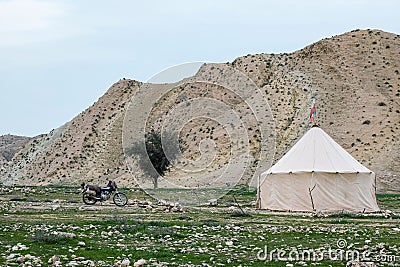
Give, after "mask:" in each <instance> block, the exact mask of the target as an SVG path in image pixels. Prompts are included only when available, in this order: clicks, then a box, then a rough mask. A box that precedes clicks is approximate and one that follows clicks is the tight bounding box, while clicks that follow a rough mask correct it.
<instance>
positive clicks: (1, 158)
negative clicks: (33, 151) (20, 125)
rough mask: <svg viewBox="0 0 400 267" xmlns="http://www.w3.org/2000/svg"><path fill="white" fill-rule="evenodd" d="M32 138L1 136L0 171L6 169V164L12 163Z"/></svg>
mask: <svg viewBox="0 0 400 267" xmlns="http://www.w3.org/2000/svg"><path fill="white" fill-rule="evenodd" d="M29 140H31V138H29V137H25V136H16V135H10V134H7V135H2V136H0V169H2V168H5V166H4V165H5V164H7V163H8V162H10V161H11V160H12V158H13V157H14V155H15V154H16V153H17V152H18V151H20V150H21V149H22V148H23V147H24V146H25V145H26V143H28V142H29Z"/></svg>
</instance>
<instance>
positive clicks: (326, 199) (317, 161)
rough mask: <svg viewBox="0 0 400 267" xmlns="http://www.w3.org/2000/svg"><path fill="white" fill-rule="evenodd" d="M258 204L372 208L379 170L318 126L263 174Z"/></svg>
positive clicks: (319, 208)
mask: <svg viewBox="0 0 400 267" xmlns="http://www.w3.org/2000/svg"><path fill="white" fill-rule="evenodd" d="M258 207H259V208H261V209H270V210H285V211H313V210H316V211H342V210H345V211H351V212H374V211H378V210H379V207H378V205H377V203H376V197H375V173H373V172H372V171H370V170H369V169H368V168H366V167H365V166H363V165H362V164H361V163H359V162H358V161H357V160H356V159H354V158H353V157H352V156H351V155H350V154H349V153H348V152H347V151H346V150H344V149H343V148H342V147H341V146H340V145H339V144H337V143H336V142H335V141H334V140H333V139H332V138H331V137H330V136H329V135H328V134H327V133H325V132H324V131H323V130H322V129H320V128H318V127H313V128H311V129H310V130H309V131H308V132H307V133H306V134H305V135H304V136H303V137H302V138H301V139H300V140H299V141H298V142H297V143H296V144H295V145H294V146H293V147H292V148H291V149H290V150H289V151H288V152H287V153H286V154H285V155H284V156H283V157H282V158H281V159H280V160H279V161H278V162H277V163H276V164H275V165H274V166H272V167H271V168H270V169H268V170H267V171H265V172H263V173H262V174H261V175H260V184H259V187H258Z"/></svg>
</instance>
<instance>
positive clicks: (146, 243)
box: [0, 187, 400, 266]
mask: <svg viewBox="0 0 400 267" xmlns="http://www.w3.org/2000/svg"><path fill="white" fill-rule="evenodd" d="M121 191H124V192H126V193H127V195H128V197H129V200H130V202H129V204H128V205H127V206H125V207H123V208H121V207H116V206H115V205H113V203H112V201H110V200H109V201H107V202H103V203H97V204H96V205H94V206H87V205H84V204H83V203H82V201H81V195H80V194H79V188H70V187H13V188H4V189H2V191H0V200H1V202H0V216H1V221H0V266H134V263H135V262H136V264H137V265H138V264H139V262H138V261H139V260H140V259H144V261H142V262H146V264H144V265H142V266H345V265H346V262H347V261H348V260H349V259H351V258H352V257H353V258H354V257H356V256H359V257H364V258H363V259H364V260H365V261H371V262H375V264H376V265H377V266H400V238H399V236H400V229H399V228H400V217H399V216H398V215H397V214H398V212H399V211H400V207H399V206H400V195H378V202H379V206H380V207H381V209H382V210H391V211H392V212H386V213H383V214H379V215H378V214H372V215H360V214H348V213H337V214H330V215H322V216H314V215H313V214H306V213H295V214H292V215H287V214H286V213H271V212H262V211H257V210H255V209H254V207H253V203H254V201H255V198H256V196H255V192H249V191H248V190H247V189H246V188H238V189H234V190H232V191H231V192H230V193H229V194H227V195H225V196H224V197H223V198H222V199H219V205H218V206H216V207H208V206H205V205H204V206H197V207H185V208H184V211H183V212H166V211H165V210H163V208H162V207H157V205H156V203H157V201H156V200H154V199H152V198H151V197H150V196H148V195H146V194H145V193H144V192H143V191H141V190H139V189H125V190H121ZM235 199H236V200H235ZM135 200H136V201H135ZM236 201H237V202H236ZM150 202H152V203H150ZM237 203H239V205H240V207H241V208H242V209H243V210H244V213H242V212H241V211H240V209H239V208H238V206H237ZM128 261H129V263H128Z"/></svg>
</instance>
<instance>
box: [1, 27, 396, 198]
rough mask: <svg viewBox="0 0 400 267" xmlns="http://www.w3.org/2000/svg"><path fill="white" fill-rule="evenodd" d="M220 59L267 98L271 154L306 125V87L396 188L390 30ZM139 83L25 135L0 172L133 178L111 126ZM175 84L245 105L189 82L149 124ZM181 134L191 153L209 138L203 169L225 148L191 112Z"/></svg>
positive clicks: (41, 178)
mask: <svg viewBox="0 0 400 267" xmlns="http://www.w3.org/2000/svg"><path fill="white" fill-rule="evenodd" d="M228 64H229V65H230V66H232V67H234V68H236V69H238V70H240V71H242V72H243V73H245V74H246V75H248V76H249V77H250V78H251V79H252V80H253V81H254V82H255V83H256V84H257V86H258V87H259V88H260V89H261V91H262V93H263V94H264V96H265V98H266V99H268V103H269V106H270V108H271V111H272V114H273V117H274V121H275V125H276V154H275V157H274V160H275V161H276V160H278V159H279V158H280V157H281V156H282V155H283V154H284V153H285V152H286V151H287V150H288V149H289V148H290V147H291V145H293V144H294V142H295V141H296V140H298V138H300V137H301V136H302V135H303V134H304V132H305V131H306V130H307V129H309V127H310V123H309V118H308V113H309V105H310V98H311V95H312V94H313V93H315V94H316V98H317V108H318V115H317V123H318V124H319V125H320V126H321V127H322V128H323V129H324V130H325V131H326V132H327V133H328V134H329V135H331V136H332V138H333V139H335V140H336V141H337V142H338V143H339V144H340V145H342V146H343V147H344V148H345V149H346V150H347V151H349V152H350V153H351V154H352V155H353V156H354V157H355V158H356V159H357V160H359V161H360V162H362V163H363V164H365V165H366V166H367V167H368V168H370V169H371V170H373V171H375V172H376V173H377V178H378V191H380V192H392V191H395V192H400V178H399V175H400V163H399V162H400V139H399V137H400V134H399V127H400V36H399V35H396V34H391V33H386V32H383V31H379V30H356V31H353V32H349V33H345V34H342V35H338V36H334V37H332V38H328V39H324V40H321V41H319V42H317V43H314V44H312V45H310V46H307V47H305V48H304V49H301V50H299V51H296V52H294V53H290V54H286V53H285V54H257V55H247V56H244V57H240V58H238V59H236V60H235V61H233V62H232V63H228ZM202 70H203V71H205V70H207V66H203V68H202ZM200 72H201V71H200ZM139 86H140V83H138V82H135V81H131V80H120V81H119V82H117V83H116V84H114V85H113V86H112V87H111V88H110V89H109V90H108V91H107V93H106V94H105V95H104V96H103V97H101V98H100V99H99V100H98V101H97V102H96V103H95V104H94V105H93V106H91V107H90V108H88V109H87V110H85V111H84V112H82V113H81V114H80V115H78V116H77V117H76V118H75V119H73V120H72V121H70V122H68V123H66V124H65V125H64V126H63V127H61V128H58V129H55V130H54V131H52V132H51V133H49V134H47V135H44V136H42V137H39V138H36V139H35V140H33V141H31V142H30V143H29V144H28V145H27V146H25V148H24V149H22V150H21V151H20V152H19V154H18V155H16V156H15V157H14V159H13V160H12V162H11V163H9V165H7V167H6V169H5V170H3V171H1V173H0V179H1V181H3V183H17V184H47V183H53V184H78V183H79V182H80V181H83V180H86V181H88V180H93V182H100V183H104V181H105V180H106V179H108V178H111V177H112V179H116V180H117V181H119V182H120V184H123V185H129V186H131V185H134V180H133V178H131V176H130V175H129V173H128V170H127V168H126V166H125V162H124V158H123V154H122V148H121V138H122V137H121V136H122V133H121V131H122V130H121V128H122V121H123V116H124V113H125V110H126V107H127V105H128V102H129V100H130V99H131V97H132V96H133V95H134V93H135V92H136V91H137V89H138V88H139ZM182 92H184V93H185V97H186V98H190V97H196V96H197V95H203V96H206V97H213V98H216V99H219V100H221V101H225V102H226V103H227V104H228V105H231V106H232V107H234V109H236V110H238V111H239V112H240V111H243V110H245V109H244V106H242V105H241V104H240V103H239V102H238V103H236V102H235V100H234V96H233V95H230V92H227V91H224V89H223V88H218V87H215V86H214V87H213V86H210V85H206V84H201V83H198V84H196V85H195V86H194V87H193V86H192V87H182V88H178V89H176V90H175V91H173V92H171V93H170V94H169V95H166V96H165V97H164V98H163V100H162V101H161V102H160V103H158V104H159V105H157V106H155V107H154V110H153V111H152V113H151V116H150V119H149V122H150V123H149V125H148V127H149V128H155V129H157V128H158V127H160V120H161V119H162V118H163V116H165V114H166V113H168V110H169V109H170V108H171V106H172V105H177V104H179V102H180V101H182V100H183V99H182ZM246 116H247V115H246ZM246 123H247V125H246V127H247V129H249V130H248V132H249V133H250V134H249V136H250V137H251V142H252V143H251V150H252V152H253V154H256V153H255V152H257V149H258V146H259V133H258V132H257V129H256V128H255V126H256V124H257V123H256V121H254V120H252V119H251V116H249V119H246ZM181 136H183V138H184V141H185V142H184V143H185V146H186V147H185V155H186V156H187V157H188V158H196V157H197V156H198V146H199V142H200V140H202V139H203V138H211V139H213V140H214V141H215V142H216V145H217V146H219V148H220V149H219V150H218V151H219V154H218V157H217V162H215V163H214V165H211V167H212V168H217V167H218V166H220V165H221V164H223V163H224V161H225V160H226V158H227V157H228V156H229V154H228V153H227V149H228V147H229V146H228V143H229V142H228V140H227V138H226V133H225V132H224V131H223V130H222V129H218V125H216V124H215V122H213V121H205V120H199V121H192V122H190V123H189V124H187V125H186V127H184V128H183V129H182V135H181ZM254 157H255V160H256V159H257V156H256V155H255V156H254ZM178 174H179V173H178V172H176V173H174V172H172V173H170V174H169V175H171V176H174V175H178Z"/></svg>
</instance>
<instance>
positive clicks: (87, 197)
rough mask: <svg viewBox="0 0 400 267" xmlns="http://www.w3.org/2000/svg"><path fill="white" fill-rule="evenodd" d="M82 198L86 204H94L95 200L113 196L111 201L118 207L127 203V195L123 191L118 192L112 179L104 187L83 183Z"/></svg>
mask: <svg viewBox="0 0 400 267" xmlns="http://www.w3.org/2000/svg"><path fill="white" fill-rule="evenodd" d="M81 186H82V189H83V191H82V200H83V203H85V204H87V205H94V204H96V202H97V201H106V200H108V199H110V197H111V196H112V195H113V194H114V196H113V202H114V204H115V205H117V206H119V207H123V206H125V205H126V204H127V203H128V197H127V196H126V194H125V193H122V192H118V190H117V184H116V183H115V182H114V181H109V182H108V185H107V186H105V187H99V186H94V185H88V184H85V183H83V184H82V185H81Z"/></svg>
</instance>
